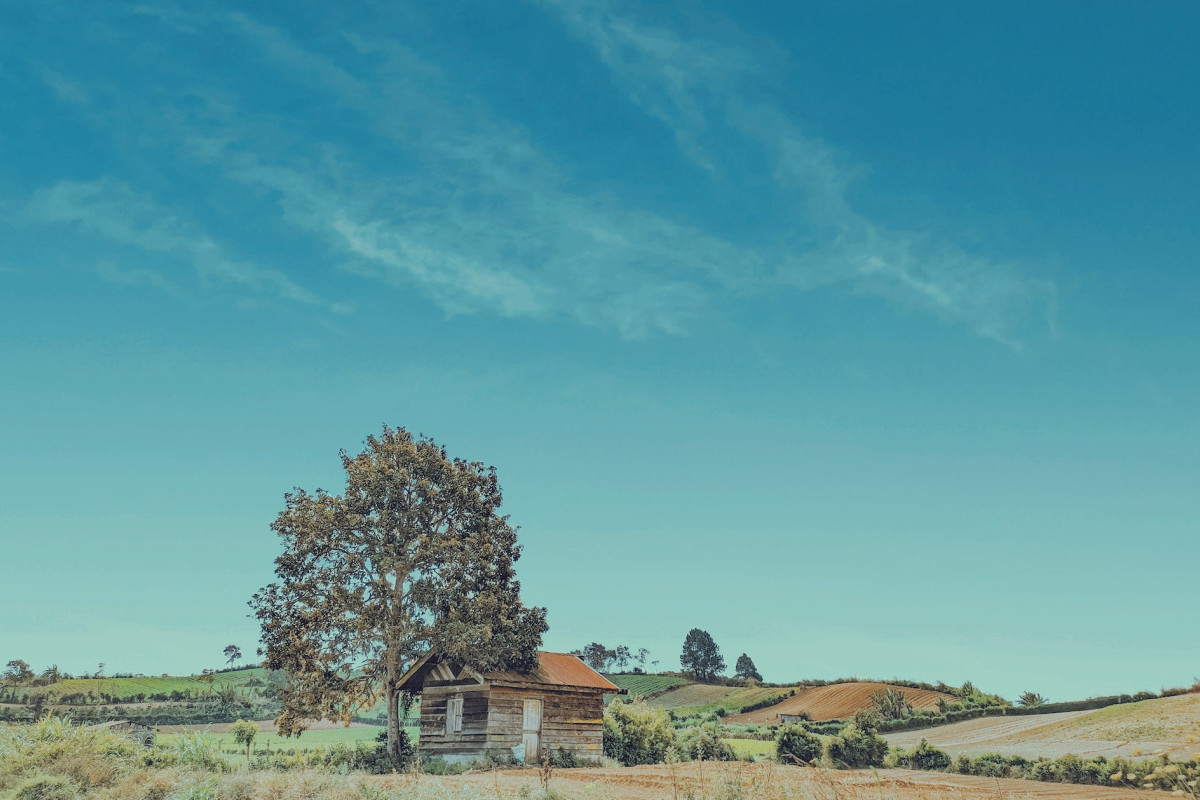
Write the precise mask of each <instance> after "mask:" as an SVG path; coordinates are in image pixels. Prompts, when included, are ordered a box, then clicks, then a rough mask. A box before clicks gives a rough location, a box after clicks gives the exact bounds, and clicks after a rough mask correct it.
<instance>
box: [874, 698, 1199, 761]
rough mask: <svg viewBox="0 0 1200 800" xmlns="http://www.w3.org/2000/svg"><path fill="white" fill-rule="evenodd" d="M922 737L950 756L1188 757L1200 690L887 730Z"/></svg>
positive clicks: (894, 738)
mask: <svg viewBox="0 0 1200 800" xmlns="http://www.w3.org/2000/svg"><path fill="white" fill-rule="evenodd" d="M921 739H928V740H929V742H930V744H933V745H935V746H936V747H940V748H941V749H943V750H945V751H946V752H948V753H950V754H951V755H955V754H957V753H966V754H967V755H971V756H976V755H980V754H982V753H1003V754H1005V755H1021V756H1025V757H1027V758H1034V757H1037V756H1047V757H1051V758H1054V757H1057V756H1061V755H1065V754H1067V753H1074V754H1075V755H1078V756H1083V757H1085V758H1092V757H1094V756H1106V757H1109V758H1112V757H1114V756H1124V757H1126V758H1138V757H1145V758H1150V757H1154V756H1160V755H1163V754H1164V753H1165V754H1167V755H1169V756H1170V757H1171V758H1173V759H1175V760H1187V759H1189V758H1192V757H1193V756H1194V754H1197V753H1200V695H1196V694H1192V695H1182V696H1179V697H1167V698H1164V699H1161V700H1145V701H1143V702H1141V703H1123V704H1121V705H1117V706H1109V707H1108V708H1102V709H1100V710H1098V711H1068V712H1064V713H1061V714H1040V715H1036V716H1027V717H990V718H987V719H973V720H968V721H966V722H957V723H954V724H953V725H942V726H941V727H938V728H928V729H926V730H920V731H903V732H900V733H892V734H888V735H887V740H888V742H889V743H890V744H892V745H896V746H901V747H912V746H913V745H915V744H916V743H917V742H919V741H920V740H921Z"/></svg>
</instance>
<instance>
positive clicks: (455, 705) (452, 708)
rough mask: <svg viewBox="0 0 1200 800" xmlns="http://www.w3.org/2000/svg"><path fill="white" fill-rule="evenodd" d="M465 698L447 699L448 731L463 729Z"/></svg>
mask: <svg viewBox="0 0 1200 800" xmlns="http://www.w3.org/2000/svg"><path fill="white" fill-rule="evenodd" d="M462 717H463V699H462V698H461V697H451V698H450V699H449V700H447V701H446V733H459V732H461V731H462Z"/></svg>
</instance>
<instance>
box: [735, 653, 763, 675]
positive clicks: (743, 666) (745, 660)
mask: <svg viewBox="0 0 1200 800" xmlns="http://www.w3.org/2000/svg"><path fill="white" fill-rule="evenodd" d="M733 677H735V678H745V679H747V680H749V679H750V678H753V679H754V680H756V681H762V675H761V674H760V673H759V671H758V667H756V666H754V659H753V658H751V657H750V656H748V655H746V654H745V653H742V654H741V655H740V656H738V660H737V663H736V664H734V665H733Z"/></svg>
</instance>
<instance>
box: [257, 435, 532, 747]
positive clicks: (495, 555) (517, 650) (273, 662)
mask: <svg viewBox="0 0 1200 800" xmlns="http://www.w3.org/2000/svg"><path fill="white" fill-rule="evenodd" d="M341 459H342V467H343V468H344V469H345V472H346V488H345V491H344V492H343V493H342V494H341V495H334V494H330V493H328V492H326V491H324V490H322V489H317V490H316V492H315V493H312V494H310V493H309V492H306V491H304V490H303V489H296V490H295V491H293V492H292V493H289V494H287V495H285V500H286V507H285V508H284V509H283V511H281V512H280V513H279V516H278V517H277V518H276V520H275V521H274V523H272V525H271V527H272V529H273V530H274V531H275V532H276V533H277V534H278V535H279V536H280V537H281V538H282V539H283V541H284V552H283V554H282V555H280V556H279V557H278V558H277V559H276V560H275V574H276V578H277V580H276V581H275V582H273V583H271V584H269V585H267V586H265V587H263V588H262V589H260V590H259V591H258V592H257V593H255V595H254V597H253V599H252V600H251V601H250V605H251V607H252V608H253V609H254V612H255V615H256V616H257V617H258V619H259V621H260V623H261V625H262V636H263V643H264V648H263V653H264V655H265V662H264V666H265V667H266V668H267V669H279V670H286V671H287V673H288V675H289V680H288V683H287V684H286V685H285V686H284V687H283V688H282V690H281V691H280V700H281V702H282V706H283V710H282V712H281V714H280V716H279V718H278V719H277V720H276V724H277V726H278V728H279V731H280V733H282V734H284V735H290V734H296V733H299V732H300V731H301V730H303V728H304V723H303V720H306V719H321V718H324V719H335V720H343V721H348V720H349V719H350V717H351V716H352V715H353V714H354V713H355V711H357V710H358V709H361V708H364V707H367V706H370V705H372V704H373V703H375V702H376V701H377V700H378V699H380V698H383V699H385V700H386V701H387V709H388V751H389V753H392V754H395V755H398V754H399V753H400V751H401V729H400V708H401V698H400V692H399V690H398V688H397V685H398V682H399V680H400V678H401V677H402V676H403V675H404V672H405V670H406V669H407V668H408V667H409V665H410V664H411V663H412V662H413V661H414V660H415V659H416V658H418V657H420V656H421V655H423V654H424V653H426V652H428V651H431V650H432V651H435V652H437V653H438V654H439V655H441V656H442V657H445V658H448V659H451V660H454V661H458V662H460V663H462V664H464V665H468V666H471V667H473V668H475V669H478V670H480V671H488V670H492V669H497V668H506V669H515V670H521V671H525V670H531V669H533V668H534V667H536V665H537V649H538V647H539V646H540V644H541V639H542V633H544V632H545V630H546V610H545V609H544V608H527V607H525V606H524V605H523V604H522V602H521V598H520V583H519V582H518V581H517V580H516V572H515V569H514V566H513V564H514V562H515V561H517V559H518V558H519V557H520V553H521V548H520V547H519V546H518V544H517V536H516V530H515V529H514V528H513V526H512V525H510V524H509V522H508V517H506V516H502V515H501V514H500V513H499V508H500V505H501V501H502V494H501V490H500V484H499V481H498V479H497V477H496V470H495V468H494V467H488V466H485V465H484V464H482V463H480V462H474V461H465V460H463V459H459V458H454V459H452V458H450V457H449V456H448V455H447V453H446V450H445V448H444V447H442V446H440V445H438V444H437V443H435V442H434V441H433V440H432V439H429V438H428V437H424V436H421V437H415V436H413V435H412V434H410V433H409V432H408V431H406V430H404V429H403V428H396V429H393V428H389V427H386V426H385V427H384V429H383V433H382V434H381V435H380V436H369V437H368V438H367V441H366V448H365V449H364V450H363V451H362V452H361V453H359V454H357V455H349V454H347V453H346V452H345V451H342V453H341ZM404 705H405V707H406V708H407V703H405V704H404Z"/></svg>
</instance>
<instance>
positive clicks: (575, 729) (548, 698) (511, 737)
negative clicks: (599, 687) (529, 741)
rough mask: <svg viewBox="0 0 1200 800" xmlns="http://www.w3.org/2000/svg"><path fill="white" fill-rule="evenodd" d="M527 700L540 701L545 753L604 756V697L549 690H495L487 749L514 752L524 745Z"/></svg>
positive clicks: (504, 688)
mask: <svg viewBox="0 0 1200 800" xmlns="http://www.w3.org/2000/svg"><path fill="white" fill-rule="evenodd" d="M526 699H541V700H542V701H543V707H542V731H541V734H542V735H541V746H542V752H543V753H544V752H548V750H558V749H560V748H561V749H565V750H574V751H575V752H576V753H577V754H578V755H580V756H582V757H584V758H599V757H600V756H601V755H603V754H604V731H603V719H604V695H603V693H602V692H585V691H578V690H576V691H571V690H569V689H564V690H560V689H556V688H553V687H549V686H538V687H511V686H493V687H492V691H491V698H490V700H491V713H490V714H489V715H488V717H489V719H488V746H490V747H496V748H500V747H503V748H512V747H516V746H518V745H519V744H521V734H522V728H523V725H522V723H523V719H524V714H523V706H524V701H525V700H526Z"/></svg>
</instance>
